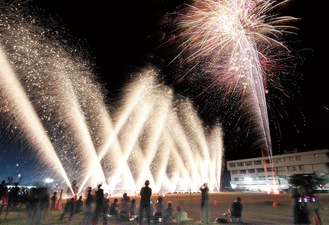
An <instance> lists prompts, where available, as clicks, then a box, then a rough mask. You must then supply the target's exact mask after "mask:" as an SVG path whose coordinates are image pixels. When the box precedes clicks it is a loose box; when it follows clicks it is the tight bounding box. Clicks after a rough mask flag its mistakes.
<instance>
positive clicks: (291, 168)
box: [288, 166, 297, 171]
mask: <svg viewBox="0 0 329 225" xmlns="http://www.w3.org/2000/svg"><path fill="white" fill-rule="evenodd" d="M288 171H297V167H296V166H288Z"/></svg>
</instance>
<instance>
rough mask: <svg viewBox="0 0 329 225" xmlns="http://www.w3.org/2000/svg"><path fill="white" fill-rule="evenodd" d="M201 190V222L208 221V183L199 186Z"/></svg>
mask: <svg viewBox="0 0 329 225" xmlns="http://www.w3.org/2000/svg"><path fill="white" fill-rule="evenodd" d="M200 191H201V222H202V223H210V201H209V195H208V193H209V188H208V184H207V183H204V184H203V185H202V186H201V187H200Z"/></svg>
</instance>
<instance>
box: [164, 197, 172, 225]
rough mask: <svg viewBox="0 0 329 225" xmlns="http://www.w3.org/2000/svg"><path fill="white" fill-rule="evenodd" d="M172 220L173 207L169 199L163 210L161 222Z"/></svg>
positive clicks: (165, 222) (167, 222)
mask: <svg viewBox="0 0 329 225" xmlns="http://www.w3.org/2000/svg"><path fill="white" fill-rule="evenodd" d="M173 220H174V209H173V205H172V202H171V201H169V202H168V203H167V207H166V208H165V211H164V216H163V222H164V224H169V223H171V222H172V221H173Z"/></svg>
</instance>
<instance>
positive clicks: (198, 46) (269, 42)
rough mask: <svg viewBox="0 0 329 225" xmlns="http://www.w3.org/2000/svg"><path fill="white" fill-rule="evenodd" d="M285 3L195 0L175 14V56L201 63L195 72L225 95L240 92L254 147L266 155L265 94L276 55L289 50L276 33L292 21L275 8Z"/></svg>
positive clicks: (269, 147) (268, 140) (286, 29)
mask: <svg viewBox="0 0 329 225" xmlns="http://www.w3.org/2000/svg"><path fill="white" fill-rule="evenodd" d="M287 2H288V1H281V2H275V1H265V0H258V1H251V0H195V1H193V3H192V4H190V5H187V6H186V7H184V8H183V10H181V11H179V14H178V16H177V17H176V29H175V32H176V33H178V35H177V38H176V40H179V43H180V49H181V51H180V54H179V55H178V56H177V57H176V58H179V57H183V58H184V59H185V62H187V63H188V64H192V65H193V67H196V65H198V67H199V68H200V67H201V68H202V71H203V73H199V74H203V75H207V76H208V75H209V74H210V79H211V82H210V83H211V85H210V86H211V87H214V86H218V89H220V92H224V99H230V98H229V96H239V104H240V105H241V107H242V108H243V109H244V110H245V112H246V113H245V115H247V116H248V118H249V119H251V120H252V121H253V122H255V124H256V125H254V126H253V127H255V128H256V131H257V132H256V133H257V134H256V137H257V139H258V140H257V141H255V144H254V145H255V147H260V148H261V149H265V150H267V151H268V153H270V154H271V151H272V145H271V138H270V129H269V123H268V113H267V105H266V98H265V94H266V93H267V92H268V88H267V86H268V82H270V81H271V80H273V76H275V74H276V73H277V72H274V71H279V70H278V69H282V68H283V66H282V65H280V63H279V62H280V60H281V59H286V58H287V56H288V57H289V55H290V49H289V47H287V46H286V45H285V44H284V42H281V41H280V37H283V36H284V34H290V33H293V30H294V29H295V28H294V27H293V26H288V25H285V24H286V23H287V22H291V21H295V20H297V18H295V17H291V16H279V15H278V14H277V13H276V10H277V9H278V8H280V7H282V6H284V5H285V4H286V3H287ZM176 58H175V59H176ZM199 76H200V75H199ZM274 80H277V79H274ZM210 86H208V88H206V89H209V88H210ZM223 90H224V91H223ZM204 91H206V90H204ZM235 99H236V98H235ZM225 101H229V100H225ZM227 103H228V102H227Z"/></svg>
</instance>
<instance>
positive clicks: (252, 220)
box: [0, 192, 329, 225]
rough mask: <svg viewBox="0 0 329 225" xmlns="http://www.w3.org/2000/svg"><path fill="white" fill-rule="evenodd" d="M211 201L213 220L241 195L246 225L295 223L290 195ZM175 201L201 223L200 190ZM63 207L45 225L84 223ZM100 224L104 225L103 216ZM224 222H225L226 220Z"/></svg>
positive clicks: (14, 214) (115, 224)
mask: <svg viewBox="0 0 329 225" xmlns="http://www.w3.org/2000/svg"><path fill="white" fill-rule="evenodd" d="M158 196H159V195H156V194H154V195H153V196H152V202H154V203H155V201H156V199H157V198H158ZM209 196H210V201H211V203H212V204H211V221H212V224H218V223H215V219H216V218H217V217H221V218H223V213H226V212H227V209H228V208H229V207H230V205H231V203H232V201H233V200H235V199H236V198H237V197H238V196H239V197H241V198H242V204H243V213H242V216H243V224H245V225H270V224H273V225H274V224H277V225H292V224H293V214H292V201H293V200H292V198H291V195H290V194H279V195H274V194H266V193H249V192H220V193H210V194H209ZM115 197H116V198H118V199H120V198H121V196H111V198H110V202H113V199H114V198H115ZM129 197H130V199H133V198H135V199H136V202H137V203H138V202H139V196H129ZM318 199H319V204H320V215H321V217H322V222H323V224H324V225H326V224H329V194H327V193H323V194H322V193H319V194H318ZM167 201H171V202H172V203H173V205H174V207H176V206H177V205H181V206H182V207H183V209H184V210H185V211H186V212H187V213H188V217H189V218H190V221H188V222H187V223H185V225H189V224H201V223H200V193H180V194H166V195H164V197H163V202H164V203H165V204H166V203H167ZM60 213H61V210H56V211H54V212H50V211H48V212H45V213H43V214H42V222H41V224H42V225H51V224H57V225H82V224H83V214H76V215H74V217H73V219H72V220H71V221H70V220H69V217H68V216H69V215H68V214H66V215H65V217H64V220H62V221H59V217H60ZM4 217H5V212H3V213H2V215H1V219H0V224H1V225H2V224H4V225H23V224H27V213H26V209H25V208H24V206H22V207H21V208H20V209H17V210H13V211H10V212H9V214H8V216H7V218H4ZM98 224H103V223H102V220H101V219H99V221H98ZM107 224H108V225H125V224H127V225H129V224H132V225H134V224H137V223H136V222H134V221H130V222H119V221H116V220H113V219H110V218H109V220H108V223H107ZM223 224H224V223H223Z"/></svg>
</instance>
